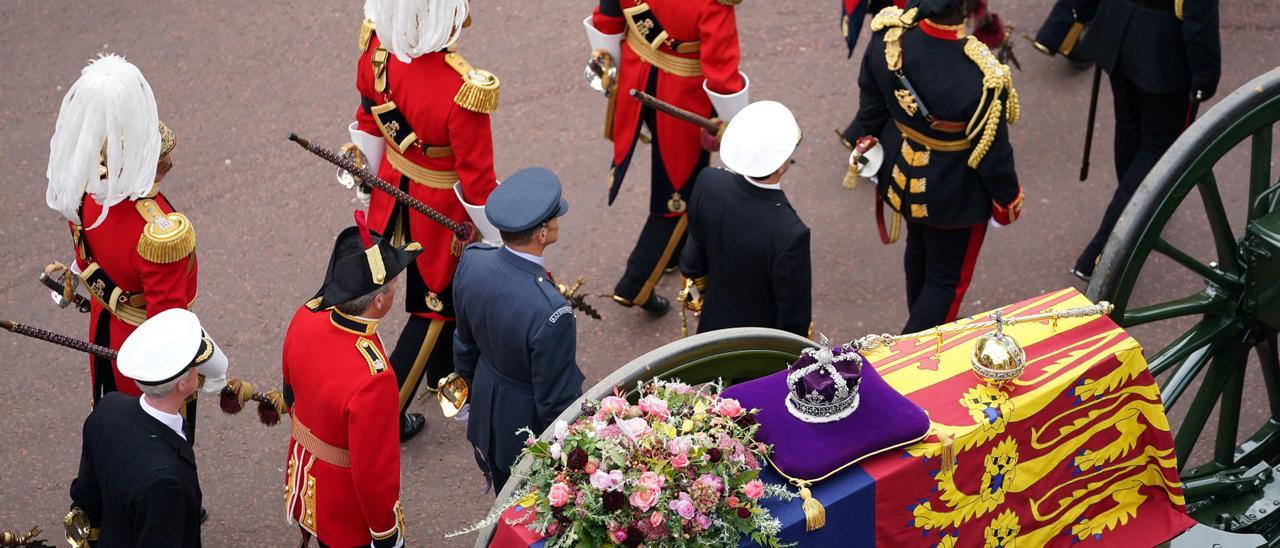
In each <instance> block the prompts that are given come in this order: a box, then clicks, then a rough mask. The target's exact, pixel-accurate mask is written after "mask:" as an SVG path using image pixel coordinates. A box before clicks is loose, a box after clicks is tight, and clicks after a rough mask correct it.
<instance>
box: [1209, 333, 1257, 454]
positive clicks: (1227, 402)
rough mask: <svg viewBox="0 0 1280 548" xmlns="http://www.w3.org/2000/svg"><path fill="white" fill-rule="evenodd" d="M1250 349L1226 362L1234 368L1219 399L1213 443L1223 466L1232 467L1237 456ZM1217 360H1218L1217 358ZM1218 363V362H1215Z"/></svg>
mask: <svg viewBox="0 0 1280 548" xmlns="http://www.w3.org/2000/svg"><path fill="white" fill-rule="evenodd" d="M1248 359H1249V351H1248V350H1247V349H1246V350H1244V351H1242V352H1240V357H1239V359H1237V360H1236V361H1235V362H1232V363H1228V364H1226V366H1227V367H1232V368H1234V370H1235V372H1234V373H1232V374H1231V379H1230V380H1228V381H1227V385H1226V386H1225V387H1223V390H1222V398H1221V399H1219V400H1218V431H1217V432H1216V435H1217V438H1215V440H1214V444H1213V460H1214V462H1216V463H1218V464H1220V465H1222V466H1223V467H1227V468H1229V467H1231V466H1233V465H1234V463H1235V458H1236V435H1237V432H1238V430H1239V428H1240V404H1241V395H1242V394H1243V393H1244V369H1245V365H1246V364H1247V363H1248ZM1215 361H1216V360H1215ZM1215 365H1216V363H1215Z"/></svg>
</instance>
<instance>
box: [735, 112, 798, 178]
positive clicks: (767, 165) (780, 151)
mask: <svg viewBox="0 0 1280 548" xmlns="http://www.w3.org/2000/svg"><path fill="white" fill-rule="evenodd" d="M799 143H800V125H799V124H797V123H796V117H795V116H793V115H792V114H791V111H790V110H789V109H787V107H786V106H784V105H783V104H782V103H779V102H776V101H757V102H755V103H751V104H750V105H747V106H746V107H744V108H743V109H742V110H741V111H739V112H738V114H737V115H736V116H734V117H733V121H731V122H729V127H727V128H725V130H724V137H723V138H721V139H720V161H722V162H724V165H725V167H727V168H729V169H731V170H733V171H734V172H736V173H738V174H741V175H746V176H747V177H753V178H764V177H768V176H770V175H772V174H773V172H775V171H777V170H778V168H780V167H782V164H784V163H786V161H787V159H788V158H790V157H791V153H793V152H795V150H796V145H798V144H799Z"/></svg>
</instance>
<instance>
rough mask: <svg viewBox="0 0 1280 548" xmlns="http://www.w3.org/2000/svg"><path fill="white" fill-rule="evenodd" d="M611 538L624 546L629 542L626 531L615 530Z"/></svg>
mask: <svg viewBox="0 0 1280 548" xmlns="http://www.w3.org/2000/svg"><path fill="white" fill-rule="evenodd" d="M609 538H611V539H613V542H614V543H615V544H622V543H624V542H626V541H627V530H626V529H614V530H613V531H612V532H610V533H609Z"/></svg>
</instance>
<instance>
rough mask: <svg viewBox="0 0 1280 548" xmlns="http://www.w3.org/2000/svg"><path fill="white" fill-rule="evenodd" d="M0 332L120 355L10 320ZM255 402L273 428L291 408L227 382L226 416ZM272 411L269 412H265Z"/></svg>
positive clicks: (277, 397) (272, 395)
mask: <svg viewBox="0 0 1280 548" xmlns="http://www.w3.org/2000/svg"><path fill="white" fill-rule="evenodd" d="M0 328H2V329H5V330H6V331H9V332H11V333H17V334H19V335H23V336H26V337H31V338H33V339H39V340H42V341H45V342H49V343H53V344H56V345H58V346H62V347H65V348H70V349H72V350H76V351H79V352H84V353H86V354H89V355H92V356H95V357H98V358H102V359H104V360H113V361H114V360H115V359H116V358H117V357H119V356H120V353H119V352H117V351H115V350H112V349H110V348H107V347H105V346H102V345H97V344H93V343H91V342H88V341H82V340H80V339H77V338H74V337H68V336H66V335H63V334H61V333H54V332H53V331H49V330H48V329H43V328H40V327H36V326H33V325H27V324H24V323H18V322H15V321H11V320H0ZM249 400H253V401H256V402H258V419H259V420H261V421H262V423H263V424H265V425H267V426H274V425H275V424H276V423H278V422H280V413H287V412H288V408H287V407H285V406H284V397H283V396H281V394H280V392H278V391H276V390H271V391H269V392H266V393H263V392H257V391H254V390H253V385H251V384H249V383H247V382H244V381H241V380H240V379H235V378H229V379H227V386H225V387H223V389H222V394H221V401H220V406H221V407H222V410H223V412H226V413H228V414H231V415H234V414H236V413H239V412H240V407H234V406H232V405H231V403H230V402H236V401H238V402H239V404H241V405H243V403H244V402H246V401H249ZM264 408H269V409H264ZM268 411H275V412H276V415H275V419H274V421H272V420H271V416H270V414H269V412H268Z"/></svg>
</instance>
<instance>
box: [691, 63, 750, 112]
mask: <svg viewBox="0 0 1280 548" xmlns="http://www.w3.org/2000/svg"><path fill="white" fill-rule="evenodd" d="M738 75H740V76H742V91H739V92H737V93H731V94H729V95H720V94H719V93H716V92H714V91H711V90H710V89H709V88H707V81H706V80H703V81H702V91H705V92H707V97H708V98H710V99H711V106H713V107H715V108H716V117H717V118H719V119H720V121H721V122H725V123H728V122H729V120H732V119H733V117H734V116H736V115H737V114H738V111H739V110H742V108H743V107H745V106H747V103H749V102H751V99H750V98H749V93H748V92H747V90H749V89H751V79H750V78H747V75H746V74H743V73H742V72H739V73H738Z"/></svg>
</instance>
